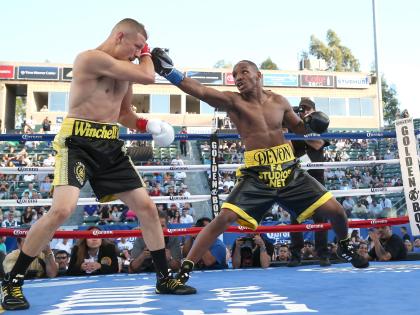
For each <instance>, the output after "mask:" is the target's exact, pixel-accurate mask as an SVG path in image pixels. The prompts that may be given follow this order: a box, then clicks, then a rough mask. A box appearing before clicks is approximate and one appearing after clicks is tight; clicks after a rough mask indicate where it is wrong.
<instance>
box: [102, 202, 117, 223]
mask: <svg viewBox="0 0 420 315" xmlns="http://www.w3.org/2000/svg"><path fill="white" fill-rule="evenodd" d="M111 223H114V217H113V216H112V215H111V212H110V209H109V206H108V205H103V206H101V207H100V210H99V224H111Z"/></svg>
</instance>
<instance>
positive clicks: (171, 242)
mask: <svg viewBox="0 0 420 315" xmlns="http://www.w3.org/2000/svg"><path fill="white" fill-rule="evenodd" d="M158 215H159V221H160V225H161V227H162V229H166V228H167V226H168V217H167V215H166V214H165V213H164V212H162V211H159V212H158ZM165 251H166V260H167V261H168V266H169V268H171V270H173V271H177V270H179V268H180V267H181V244H180V241H179V238H178V237H176V236H165ZM131 257H132V260H131V261H130V265H129V267H128V272H129V273H138V272H145V271H150V272H152V271H155V267H154V265H153V260H152V256H151V254H150V251H149V249H148V248H147V246H146V244H145V243H144V240H143V238H141V237H139V238H137V239H136V240H135V242H134V244H133V249H132V250H131Z"/></svg>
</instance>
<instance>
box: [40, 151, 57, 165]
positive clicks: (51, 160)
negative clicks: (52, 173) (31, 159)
mask: <svg viewBox="0 0 420 315" xmlns="http://www.w3.org/2000/svg"><path fill="white" fill-rule="evenodd" d="M54 165H55V157H54V155H52V154H51V153H50V154H48V157H47V158H46V159H44V161H43V162H42V166H45V167H51V166H54Z"/></svg>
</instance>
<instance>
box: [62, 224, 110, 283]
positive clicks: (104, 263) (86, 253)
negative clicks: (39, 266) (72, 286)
mask: <svg viewBox="0 0 420 315" xmlns="http://www.w3.org/2000/svg"><path fill="white" fill-rule="evenodd" d="M88 230H89V231H91V230H98V231H101V229H100V228H99V227H97V226H91V227H89V228H88ZM117 272H118V258H117V249H116V246H115V244H113V243H110V242H109V241H108V240H106V239H101V238H88V239H80V240H79V241H78V242H77V243H76V245H74V247H73V249H72V252H71V257H70V263H69V268H68V272H67V273H68V274H69V275H73V276H78V275H87V274H92V275H96V274H110V273H117Z"/></svg>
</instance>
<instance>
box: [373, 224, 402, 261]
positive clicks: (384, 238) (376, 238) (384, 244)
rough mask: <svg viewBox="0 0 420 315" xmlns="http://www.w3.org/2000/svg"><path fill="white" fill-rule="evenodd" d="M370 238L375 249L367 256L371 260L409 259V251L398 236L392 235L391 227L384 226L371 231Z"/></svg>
mask: <svg viewBox="0 0 420 315" xmlns="http://www.w3.org/2000/svg"><path fill="white" fill-rule="evenodd" d="M369 238H370V239H371V240H372V242H373V247H372V248H371V249H370V251H369V252H368V253H367V254H365V257H366V258H367V259H369V260H377V261H390V260H404V259H405V258H406V257H407V249H406V248H405V246H404V242H403V240H402V239H401V237H399V236H398V235H397V234H394V233H392V230H391V227H389V226H382V227H378V228H371V229H369Z"/></svg>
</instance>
